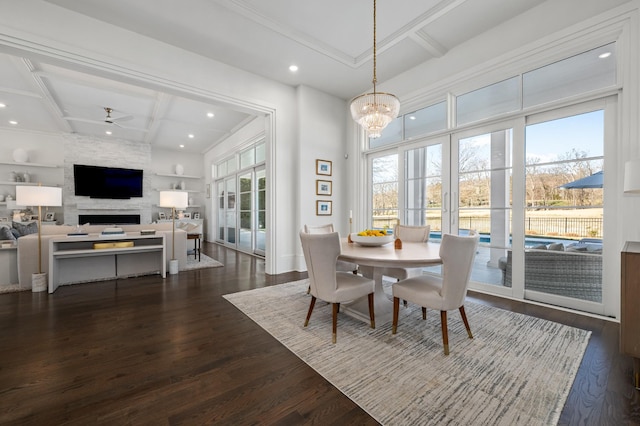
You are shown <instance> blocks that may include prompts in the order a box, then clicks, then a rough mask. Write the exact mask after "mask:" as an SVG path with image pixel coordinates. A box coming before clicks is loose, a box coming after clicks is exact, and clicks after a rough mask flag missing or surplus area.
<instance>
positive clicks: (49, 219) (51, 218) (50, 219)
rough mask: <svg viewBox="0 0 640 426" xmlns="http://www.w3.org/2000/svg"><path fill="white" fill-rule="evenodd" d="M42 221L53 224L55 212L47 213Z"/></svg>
mask: <svg viewBox="0 0 640 426" xmlns="http://www.w3.org/2000/svg"><path fill="white" fill-rule="evenodd" d="M44 220H45V222H53V221H54V220H56V212H47V213H46V214H45V215H44Z"/></svg>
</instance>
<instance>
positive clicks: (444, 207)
mask: <svg viewBox="0 0 640 426" xmlns="http://www.w3.org/2000/svg"><path fill="white" fill-rule="evenodd" d="M447 195H449V193H448V192H445V193H444V194H443V195H442V211H443V212H444V213H446V212H448V211H449V210H448V209H447Z"/></svg>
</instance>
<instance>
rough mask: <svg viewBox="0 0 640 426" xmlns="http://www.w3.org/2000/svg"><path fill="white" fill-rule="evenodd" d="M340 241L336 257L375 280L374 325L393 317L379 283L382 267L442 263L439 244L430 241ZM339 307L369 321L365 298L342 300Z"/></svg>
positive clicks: (421, 265)
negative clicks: (397, 243)
mask: <svg viewBox="0 0 640 426" xmlns="http://www.w3.org/2000/svg"><path fill="white" fill-rule="evenodd" d="M340 244H341V252H340V255H339V256H338V259H340V260H345V261H347V262H352V263H356V264H358V271H359V272H360V273H362V275H363V276H365V277H367V278H372V279H373V280H374V282H375V290H374V309H375V317H376V322H377V323H378V324H382V323H384V322H387V321H391V319H392V316H393V302H392V301H391V300H390V299H389V297H387V295H386V293H385V292H384V289H383V286H382V277H383V274H382V272H383V270H384V268H387V267H391V268H421V267H428V266H436V265H439V264H442V259H441V258H440V244H439V243H434V242H420V243H410V242H403V243H402V245H401V246H402V248H395V245H394V242H390V243H388V244H384V245H380V246H365V245H360V244H358V243H356V242H350V241H349V239H348V238H342V239H341V241H340ZM341 310H342V311H343V312H345V313H346V314H348V315H350V316H352V317H354V318H357V319H361V320H363V321H365V322H368V321H369V304H368V299H367V298H366V297H363V298H361V299H357V300H354V301H353V302H350V303H343V304H342V305H341Z"/></svg>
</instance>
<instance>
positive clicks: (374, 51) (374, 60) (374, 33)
mask: <svg viewBox="0 0 640 426" xmlns="http://www.w3.org/2000/svg"><path fill="white" fill-rule="evenodd" d="M376 62H377V61H376V0H373V93H374V94H375V93H376V83H377V82H378V79H377V78H376V65H377V63H376Z"/></svg>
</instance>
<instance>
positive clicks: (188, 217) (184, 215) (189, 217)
mask: <svg viewBox="0 0 640 426" xmlns="http://www.w3.org/2000/svg"><path fill="white" fill-rule="evenodd" d="M182 218H183V219H191V212H184V213H182Z"/></svg>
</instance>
